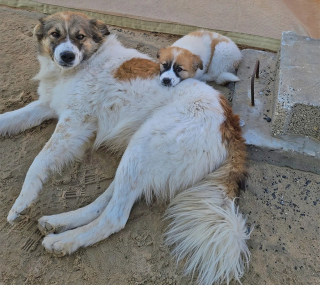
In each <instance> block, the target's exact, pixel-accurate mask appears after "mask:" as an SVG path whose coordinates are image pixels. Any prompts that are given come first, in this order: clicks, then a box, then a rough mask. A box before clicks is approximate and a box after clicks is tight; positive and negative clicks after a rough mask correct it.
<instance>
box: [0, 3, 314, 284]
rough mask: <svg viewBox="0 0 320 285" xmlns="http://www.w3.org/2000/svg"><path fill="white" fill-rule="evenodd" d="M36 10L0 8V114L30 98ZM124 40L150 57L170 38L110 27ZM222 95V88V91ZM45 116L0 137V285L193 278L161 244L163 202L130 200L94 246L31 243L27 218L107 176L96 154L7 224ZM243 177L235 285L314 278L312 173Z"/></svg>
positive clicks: (105, 181)
mask: <svg viewBox="0 0 320 285" xmlns="http://www.w3.org/2000/svg"><path fill="white" fill-rule="evenodd" d="M41 16H42V15H41V14H39V13H34V12H27V11H20V10H13V9H9V8H5V7H0V17H1V21H0V33H1V36H0V65H1V69H0V94H1V95H0V113H4V112H7V111H11V110H15V109H18V108H21V107H23V106H25V105H26V104H28V103H29V102H31V101H33V100H35V99H36V98H37V95H36V88H37V83H36V82H33V81H30V79H31V78H32V77H33V76H34V75H35V74H36V73H37V70H38V63H37V60H36V48H35V44H34V41H33V38H32V32H31V31H32V30H33V27H34V26H35V24H36V23H37V19H38V18H40V17H41ZM110 30H111V32H113V33H117V34H119V38H120V40H121V41H123V42H124V43H125V44H126V45H127V46H131V47H135V48H138V49H139V50H140V51H143V52H146V53H149V54H150V55H152V56H155V54H156V52H157V49H158V48H159V47H162V46H166V45H168V44H170V43H172V42H173V41H175V39H176V37H174V36H169V35H161V34H156V33H144V32H138V31H130V30H125V29H121V28H116V27H111V28H110ZM221 90H222V92H224V93H225V94H224V95H225V96H227V97H228V96H230V94H229V89H227V88H222V89H221ZM55 124H56V122H55V121H47V122H45V123H43V124H41V126H38V127H35V128H33V129H30V130H27V131H25V132H24V133H21V134H19V135H16V136H10V137H5V138H4V137H0V284H1V285H2V284H113V285H126V284H129V285H131V284H132V285H133V284H177V285H178V284H179V285H180V284H182V285H187V284H193V283H192V282H191V281H190V278H188V277H184V276H183V274H182V266H181V265H179V266H176V263H175V261H174V260H173V259H172V257H171V256H170V253H169V249H168V248H167V247H166V246H165V245H164V243H163V238H162V234H163V233H164V230H165V227H166V223H165V222H163V221H162V215H163V213H164V210H165V205H158V204H155V205H153V206H150V207H148V206H146V205H145V202H144V201H143V200H142V201H140V202H138V203H137V204H136V205H135V206H134V208H133V210H132V212H131V215H130V218H129V221H128V223H127V225H126V227H125V229H124V230H122V231H120V232H119V233H117V234H114V235H113V236H111V237H110V238H108V239H107V240H105V241H102V242H100V243H98V244H96V245H95V246H92V247H89V248H86V249H81V250H79V251H78V252H76V253H75V254H73V255H71V256H67V257H63V258H57V257H54V256H52V255H50V254H48V253H46V252H45V250H44V249H43V247H42V246H41V241H42V237H41V234H40V233H39V231H38V230H37V219H38V218H40V217H41V216H42V215H50V214H54V213H60V212H64V211H69V210H72V209H76V208H78V207H81V206H84V205H86V204H88V203H89V202H91V201H93V200H94V199H95V198H96V197H97V196H98V195H99V194H100V193H101V192H102V191H104V189H106V187H107V186H108V185H109V184H110V182H111V181H112V178H113V176H114V173H115V169H116V166H117V163H118V161H117V160H116V159H115V158H113V157H112V156H110V155H109V154H108V152H107V151H106V150H100V151H98V152H91V151H90V150H88V151H87V153H86V155H85V158H84V159H83V161H82V162H76V163H74V164H72V165H69V166H68V167H67V168H66V169H65V170H64V171H63V173H62V175H59V174H57V175H54V176H53V177H52V178H51V179H50V180H49V181H48V182H47V183H46V184H45V185H44V191H43V192H42V194H41V195H40V199H39V202H38V203H37V204H36V205H35V206H34V207H32V209H31V212H30V215H29V216H28V217H27V219H26V220H24V221H22V222H20V223H19V224H17V225H15V226H10V225H9V224H8V223H7V222H6V216H7V214H8V211H9V209H10V208H11V206H12V204H13V202H14V200H15V199H16V198H17V196H18V194H19V192H20V189H21V186H22V184H23V181H24V177H25V175H26V172H27V170H28V167H29V166H30V164H31V163H32V161H33V159H34V158H35V156H36V155H37V154H38V153H39V151H40V150H41V148H42V147H43V146H44V144H45V142H46V141H47V140H48V139H49V137H50V136H51V134H52V132H53V130H54V128H55ZM249 171H250V178H249V180H248V182H247V186H246V189H247V190H246V192H244V193H243V194H242V196H241V199H240V208H241V211H242V212H243V213H244V214H246V215H248V226H250V225H255V230H254V231H253V233H252V238H251V240H250V241H249V242H248V245H249V247H250V250H251V253H252V261H251V263H250V266H249V269H248V270H247V273H246V274H245V276H244V278H243V279H242V281H243V284H244V285H247V284H248V285H274V284H281V285H284V284H286V285H287V284H301V285H305V284H312V285H314V284H320V257H319V250H320V242H319V220H320V219H319V218H320V214H319V207H320V190H319V188H320V177H319V176H318V175H315V174H311V173H305V172H301V171H296V170H291V169H288V168H281V167H275V166H272V165H268V164H264V163H257V162H250V165H249Z"/></svg>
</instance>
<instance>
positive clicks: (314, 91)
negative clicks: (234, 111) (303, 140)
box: [271, 32, 320, 140]
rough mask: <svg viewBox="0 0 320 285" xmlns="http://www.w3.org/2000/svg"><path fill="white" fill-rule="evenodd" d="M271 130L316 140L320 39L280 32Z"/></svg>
mask: <svg viewBox="0 0 320 285" xmlns="http://www.w3.org/2000/svg"><path fill="white" fill-rule="evenodd" d="M278 66H279V67H278V71H277V76H276V93H275V102H274V104H275V105H274V112H273V123H272V128H271V133H272V135H273V136H276V137H281V136H282V135H285V134H293V135H303V136H309V137H312V138H314V139H317V140H320V40H316V39H312V38H308V37H303V36H299V35H296V34H295V33H293V32H283V33H282V41H281V48H280V53H279V62H278Z"/></svg>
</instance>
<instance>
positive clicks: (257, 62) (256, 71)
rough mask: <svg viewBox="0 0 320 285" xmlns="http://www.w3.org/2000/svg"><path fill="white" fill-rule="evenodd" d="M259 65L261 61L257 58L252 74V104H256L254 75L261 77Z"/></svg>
mask: <svg viewBox="0 0 320 285" xmlns="http://www.w3.org/2000/svg"><path fill="white" fill-rule="evenodd" d="M259 65H260V61H259V60H258V59H257V61H256V65H255V66H254V69H253V73H252V76H251V106H254V77H257V78H259Z"/></svg>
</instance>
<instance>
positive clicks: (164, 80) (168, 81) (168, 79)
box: [162, 78, 171, 86]
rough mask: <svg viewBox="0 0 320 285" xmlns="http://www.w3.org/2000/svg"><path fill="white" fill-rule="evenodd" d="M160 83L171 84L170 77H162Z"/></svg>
mask: <svg viewBox="0 0 320 285" xmlns="http://www.w3.org/2000/svg"><path fill="white" fill-rule="evenodd" d="M162 83H163V85H165V86H170V85H171V79H170V78H163V79H162Z"/></svg>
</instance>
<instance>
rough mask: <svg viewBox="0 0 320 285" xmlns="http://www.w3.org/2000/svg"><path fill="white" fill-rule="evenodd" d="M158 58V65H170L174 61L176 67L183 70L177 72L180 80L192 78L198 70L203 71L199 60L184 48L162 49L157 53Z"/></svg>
mask: <svg viewBox="0 0 320 285" xmlns="http://www.w3.org/2000/svg"><path fill="white" fill-rule="evenodd" d="M158 58H159V63H160V64H163V63H168V64H171V63H172V62H173V61H174V63H175V64H176V65H179V66H180V67H181V68H182V69H183V71H181V72H179V75H180V78H181V79H187V78H192V77H194V76H195V74H196V71H197V69H198V68H200V69H203V63H202V60H201V58H200V57H199V56H198V55H195V54H193V53H192V52H190V51H188V50H187V49H184V48H179V47H167V48H162V49H160V51H159V53H158Z"/></svg>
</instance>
